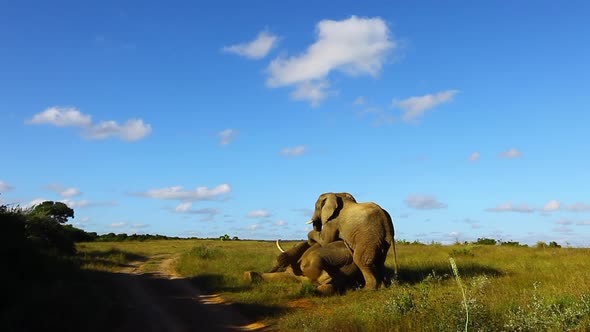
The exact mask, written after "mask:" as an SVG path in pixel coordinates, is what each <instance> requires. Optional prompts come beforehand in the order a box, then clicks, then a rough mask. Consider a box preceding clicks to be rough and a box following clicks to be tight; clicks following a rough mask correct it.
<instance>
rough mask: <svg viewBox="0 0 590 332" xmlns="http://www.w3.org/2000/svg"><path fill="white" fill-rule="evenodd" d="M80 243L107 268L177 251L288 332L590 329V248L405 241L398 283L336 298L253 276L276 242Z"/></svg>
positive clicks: (205, 284) (182, 266) (180, 268)
mask: <svg viewBox="0 0 590 332" xmlns="http://www.w3.org/2000/svg"><path fill="white" fill-rule="evenodd" d="M291 245H292V244H290V243H285V244H284V247H286V248H289V247H290V246H291ZM78 250H79V251H80V252H81V253H82V254H83V255H85V256H84V257H86V259H85V262H86V263H85V265H84V266H85V268H87V269H98V270H102V271H109V270H113V269H116V268H117V266H118V264H120V263H122V262H125V261H129V260H138V259H139V260H141V259H143V260H147V262H148V263H149V264H145V265H144V267H143V268H144V269H147V270H149V269H150V266H153V265H155V264H157V263H158V259H159V257H164V256H169V255H175V257H176V265H175V266H176V270H177V272H178V273H179V274H181V275H182V276H185V277H186V278H189V279H190V280H191V281H192V282H194V283H196V284H197V285H198V286H199V287H200V288H201V289H203V290H204V291H205V292H208V293H219V294H221V295H222V296H223V297H224V298H225V299H227V300H228V301H230V302H233V303H235V304H236V305H237V306H239V307H240V309H241V310H242V311H243V312H244V313H245V314H247V315H250V316H252V317H256V318H258V319H260V320H262V321H264V322H265V323H267V324H270V325H271V326H273V327H274V328H276V329H278V330H281V331H321V330H340V331H463V330H466V329H467V330H469V331H569V330H571V331H589V330H590V273H589V272H588V271H590V259H589V258H590V249H577V248H530V247H510V246H487V245H453V246H441V245H417V244H403V245H398V260H399V266H400V271H399V278H398V280H397V281H396V282H395V283H394V284H392V285H390V286H389V287H388V288H384V289H381V290H379V291H368V292H365V291H358V290H351V291H349V292H347V293H346V294H344V295H337V296H333V297H319V296H316V295H314V294H313V291H312V290H313V288H312V287H310V285H301V284H292V283H257V284H250V283H248V282H246V281H245V280H244V279H243V273H244V271H266V270H268V269H269V268H270V267H271V266H272V265H273V263H274V259H275V257H276V255H277V254H278V251H277V249H276V248H275V246H274V243H272V242H265V241H219V240H178V241H172V240H168V241H145V242H107V243H100V242H95V243H83V244H80V245H79V246H78ZM449 258H453V259H454V261H455V262H456V265H457V270H458V275H459V277H456V276H455V275H454V274H453V271H452V269H451V264H450V261H449ZM386 265H387V266H388V267H391V266H392V265H393V264H392V261H391V257H389V258H388V260H387V262H386Z"/></svg>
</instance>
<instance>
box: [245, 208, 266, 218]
mask: <svg viewBox="0 0 590 332" xmlns="http://www.w3.org/2000/svg"><path fill="white" fill-rule="evenodd" d="M270 215H271V214H270V212H268V211H267V210H254V211H250V212H248V214H246V217H248V218H267V217H270Z"/></svg>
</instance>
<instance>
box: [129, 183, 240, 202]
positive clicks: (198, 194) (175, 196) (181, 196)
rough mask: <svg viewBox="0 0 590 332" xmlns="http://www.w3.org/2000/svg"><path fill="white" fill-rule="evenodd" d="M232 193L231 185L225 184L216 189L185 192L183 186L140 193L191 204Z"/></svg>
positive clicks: (202, 188) (204, 188)
mask: <svg viewBox="0 0 590 332" xmlns="http://www.w3.org/2000/svg"><path fill="white" fill-rule="evenodd" d="M230 192H231V187H230V185H229V184H226V183H224V184H220V185H218V186H217V187H214V188H208V187H205V186H202V187H197V188H195V189H194V190H183V187H182V186H174V187H168V188H161V189H152V190H148V191H147V192H145V193H140V194H139V195H141V196H145V197H150V198H156V199H169V200H181V201H186V202H189V201H200V200H209V199H214V198H216V197H218V196H221V195H225V194H228V193H230Z"/></svg>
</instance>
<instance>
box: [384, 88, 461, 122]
mask: <svg viewBox="0 0 590 332" xmlns="http://www.w3.org/2000/svg"><path fill="white" fill-rule="evenodd" d="M458 92H459V90H447V91H443V92H439V93H436V94H429V95H424V96H417V97H410V98H408V99H403V100H393V102H392V105H393V106H394V107H397V108H399V109H401V110H402V111H404V113H403V114H402V120H403V121H406V122H409V121H414V120H416V119H417V118H419V117H421V116H422V115H423V114H424V112H426V111H427V110H429V109H431V108H433V107H435V106H438V105H440V104H444V103H448V102H451V101H453V97H454V96H455V95H456V94H457V93H458Z"/></svg>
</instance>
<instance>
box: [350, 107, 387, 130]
mask: <svg viewBox="0 0 590 332" xmlns="http://www.w3.org/2000/svg"><path fill="white" fill-rule="evenodd" d="M357 114H358V115H359V116H361V117H365V116H369V117H371V118H372V119H373V122H372V124H373V126H376V127H378V126H381V125H385V124H391V123H393V122H395V117H394V116H393V115H391V114H390V113H388V112H386V111H384V110H383V109H381V108H379V107H367V108H365V109H363V110H361V111H358V112H357Z"/></svg>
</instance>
